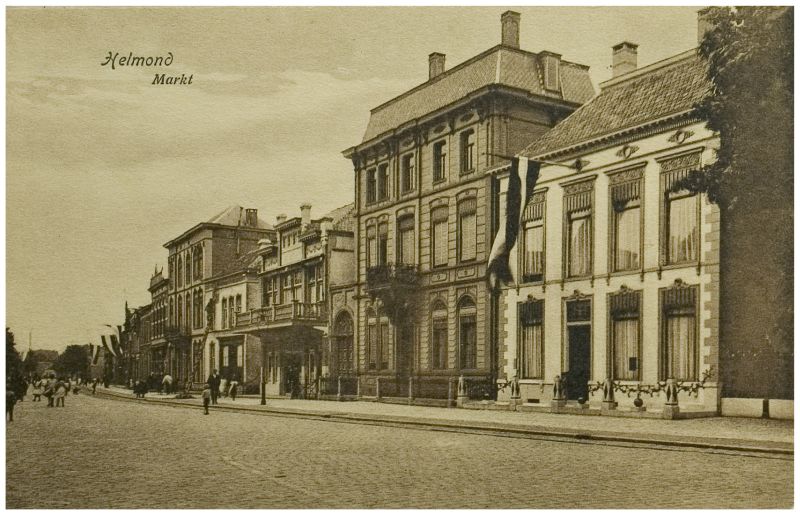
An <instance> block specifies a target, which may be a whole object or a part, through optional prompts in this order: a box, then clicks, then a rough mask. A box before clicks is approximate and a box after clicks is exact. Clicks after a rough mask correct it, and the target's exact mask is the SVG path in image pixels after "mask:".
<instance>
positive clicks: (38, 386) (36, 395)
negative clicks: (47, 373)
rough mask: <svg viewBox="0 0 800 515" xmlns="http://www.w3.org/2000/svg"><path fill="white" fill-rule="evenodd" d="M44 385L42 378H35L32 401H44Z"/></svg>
mask: <svg viewBox="0 0 800 515" xmlns="http://www.w3.org/2000/svg"><path fill="white" fill-rule="evenodd" d="M42 386H43V383H42V380H41V379H39V378H36V379H34V380H33V390H31V393H32V394H33V401H32V402H42V392H43V391H44V388H42Z"/></svg>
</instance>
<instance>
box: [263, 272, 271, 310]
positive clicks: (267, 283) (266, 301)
mask: <svg viewBox="0 0 800 515" xmlns="http://www.w3.org/2000/svg"><path fill="white" fill-rule="evenodd" d="M261 285H262V286H261V292H262V293H261V304H262V305H264V306H265V307H266V306H269V305H270V304H272V279H268V278H266V277H265V278H264V279H262V280H261Z"/></svg>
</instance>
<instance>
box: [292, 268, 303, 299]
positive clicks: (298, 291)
mask: <svg viewBox="0 0 800 515" xmlns="http://www.w3.org/2000/svg"><path fill="white" fill-rule="evenodd" d="M292 300H293V301H297V302H303V271H302V270H298V271H296V272H294V273H293V274H292Z"/></svg>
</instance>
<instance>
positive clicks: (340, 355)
mask: <svg viewBox="0 0 800 515" xmlns="http://www.w3.org/2000/svg"><path fill="white" fill-rule="evenodd" d="M333 334H334V342H335V344H336V349H335V351H334V357H335V359H336V364H335V367H336V370H337V371H338V372H339V373H340V374H346V373H349V372H352V371H353V318H352V317H351V316H350V313H348V312H347V311H342V312H341V313H339V315H338V316H337V317H336V322H335V323H334V326H333Z"/></svg>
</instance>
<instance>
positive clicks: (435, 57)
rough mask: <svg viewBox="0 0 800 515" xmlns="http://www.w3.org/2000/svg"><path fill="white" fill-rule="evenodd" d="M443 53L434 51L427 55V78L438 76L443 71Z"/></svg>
mask: <svg viewBox="0 0 800 515" xmlns="http://www.w3.org/2000/svg"><path fill="white" fill-rule="evenodd" d="M444 57H445V55H444V54H440V53H439V52H434V53H432V54H431V55H429V56H428V80H430V79H432V78H434V77H438V76H439V75H441V74H442V72H444Z"/></svg>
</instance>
